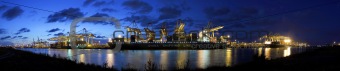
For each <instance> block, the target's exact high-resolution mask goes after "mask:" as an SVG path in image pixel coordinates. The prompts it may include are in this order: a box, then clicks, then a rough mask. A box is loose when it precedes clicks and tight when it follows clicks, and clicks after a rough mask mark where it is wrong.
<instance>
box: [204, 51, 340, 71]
mask: <svg viewBox="0 0 340 71" xmlns="http://www.w3.org/2000/svg"><path fill="white" fill-rule="evenodd" d="M202 70H209V71H210V70H228V71H248V70H252V71H339V70H340V47H322V48H318V49H315V50H312V51H306V52H303V53H300V54H295V55H291V56H288V57H285V58H279V59H273V60H265V58H264V57H254V61H252V62H249V63H245V64H240V65H236V66H233V67H209V68H208V69H202Z"/></svg>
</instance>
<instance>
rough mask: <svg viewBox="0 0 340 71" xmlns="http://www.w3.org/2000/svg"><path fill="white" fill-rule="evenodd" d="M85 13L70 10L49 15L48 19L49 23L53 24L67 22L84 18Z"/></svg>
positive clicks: (73, 9) (78, 10)
mask: <svg viewBox="0 0 340 71" xmlns="http://www.w3.org/2000/svg"><path fill="white" fill-rule="evenodd" d="M83 16H84V13H82V12H80V9H79V8H68V9H64V10H61V11H59V12H56V13H54V14H52V15H49V16H48V18H47V22H48V23H52V22H65V21H68V20H73V19H76V18H80V17H83Z"/></svg>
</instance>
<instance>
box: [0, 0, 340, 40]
mask: <svg viewBox="0 0 340 71" xmlns="http://www.w3.org/2000/svg"><path fill="white" fill-rule="evenodd" d="M339 1H340V0H2V1H1V2H0V15H1V17H0V45H12V44H16V43H19V44H28V43H31V42H32V39H33V38H34V39H37V37H39V38H42V39H43V40H46V41H47V39H48V38H51V37H56V36H58V35H68V34H67V32H69V30H70V29H69V27H70V24H71V22H72V20H73V19H75V18H80V17H114V18H117V19H119V20H120V23H121V25H122V26H128V25H130V24H131V22H132V21H133V20H135V21H136V22H137V24H138V27H139V28H143V27H147V26H148V23H151V25H150V26H149V28H150V27H151V28H153V29H154V30H158V29H159V28H160V26H161V23H163V22H166V23H167V24H166V25H167V28H168V31H171V32H172V31H174V30H173V29H174V27H175V24H176V23H175V21H176V20H177V19H182V20H183V21H184V22H185V23H186V26H185V30H186V32H189V31H191V30H200V29H201V28H202V27H205V26H206V25H207V22H208V21H212V23H213V26H225V27H224V29H222V30H223V31H245V32H251V31H268V32H272V33H278V34H281V35H286V36H290V37H292V38H294V40H296V41H301V42H308V43H310V44H323V43H331V42H334V41H339V42H340V32H339V30H340V28H339V27H340V19H339V17H340V3H339ZM130 27H131V26H130ZM82 28H86V29H87V30H88V31H89V32H92V33H94V34H95V35H96V36H97V38H99V39H106V38H110V37H112V32H113V31H114V30H115V29H116V28H115V27H114V23H110V22H100V21H95V22H81V23H79V24H78V27H77V29H78V30H80V29H82ZM122 28H123V27H122ZM220 33H222V32H220ZM248 40H249V39H248ZM241 41H242V40H241ZM243 41H246V40H243Z"/></svg>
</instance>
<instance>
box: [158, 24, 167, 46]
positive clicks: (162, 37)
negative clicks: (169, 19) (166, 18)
mask: <svg viewBox="0 0 340 71" xmlns="http://www.w3.org/2000/svg"><path fill="white" fill-rule="evenodd" d="M165 24H166V23H165V22H163V24H162V27H161V31H160V33H161V35H160V40H161V41H162V42H166V41H167V40H166V37H167V36H168V31H167V30H166V25H165Z"/></svg>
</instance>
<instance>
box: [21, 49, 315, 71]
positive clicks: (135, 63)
mask: <svg viewBox="0 0 340 71" xmlns="http://www.w3.org/2000/svg"><path fill="white" fill-rule="evenodd" d="M307 49H311V48H302V47H301V48H298V47H286V48H227V49H216V50H122V51H119V52H116V53H115V52H113V50H111V49H33V48H23V49H20V50H25V51H31V52H34V53H43V54H49V55H50V56H53V55H59V56H61V57H65V58H67V59H71V60H76V61H77V62H80V63H91V64H96V65H101V66H103V65H105V66H107V67H115V68H117V69H121V68H124V67H125V68H126V67H133V68H137V69H145V64H147V62H148V61H152V62H154V63H155V64H156V65H157V66H159V68H160V69H162V70H171V69H176V68H177V69H183V68H185V67H187V66H188V67H189V68H202V69H204V68H207V67H209V66H227V67H229V66H234V65H236V64H239V63H244V62H249V61H251V60H252V59H254V58H253V57H254V56H264V57H265V59H268V60H270V59H275V58H280V57H287V56H289V55H291V54H296V53H300V52H304V51H306V50H307Z"/></svg>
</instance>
